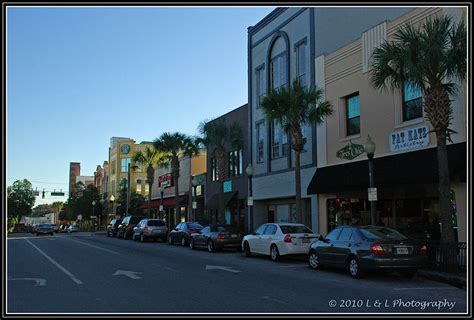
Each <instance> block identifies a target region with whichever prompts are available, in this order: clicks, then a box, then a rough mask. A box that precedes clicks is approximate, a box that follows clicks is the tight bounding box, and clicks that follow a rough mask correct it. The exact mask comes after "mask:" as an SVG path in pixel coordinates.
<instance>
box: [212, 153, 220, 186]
mask: <svg viewBox="0 0 474 320" xmlns="http://www.w3.org/2000/svg"><path fill="white" fill-rule="evenodd" d="M211 174H212V177H211V178H212V181H217V180H219V172H218V171H217V160H216V158H211Z"/></svg>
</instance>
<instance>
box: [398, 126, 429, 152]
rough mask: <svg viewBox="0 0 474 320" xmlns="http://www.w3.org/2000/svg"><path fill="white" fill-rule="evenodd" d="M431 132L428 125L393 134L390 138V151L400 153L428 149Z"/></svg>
mask: <svg viewBox="0 0 474 320" xmlns="http://www.w3.org/2000/svg"><path fill="white" fill-rule="evenodd" d="M429 132H430V129H429V128H428V126H427V125H422V126H420V127H416V128H410V129H406V130H402V131H395V132H392V133H391V134H390V137H389V139H390V141H389V144H390V151H392V152H398V151H403V150H410V149H417V148H423V147H426V146H428V145H429V144H430V134H429Z"/></svg>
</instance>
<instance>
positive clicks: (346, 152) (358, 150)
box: [336, 142, 365, 160]
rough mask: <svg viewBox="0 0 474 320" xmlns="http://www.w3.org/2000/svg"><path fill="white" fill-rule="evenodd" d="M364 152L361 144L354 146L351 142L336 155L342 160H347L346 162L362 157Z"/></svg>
mask: <svg viewBox="0 0 474 320" xmlns="http://www.w3.org/2000/svg"><path fill="white" fill-rule="evenodd" d="M364 152H365V151H364V146H363V145H360V144H354V143H352V142H350V143H349V144H348V145H347V146H345V147H344V148H342V149H341V150H339V151H338V152H337V153H336V156H337V157H338V158H340V159H346V160H352V159H354V158H355V157H358V156H360V155H361V154H363V153H364Z"/></svg>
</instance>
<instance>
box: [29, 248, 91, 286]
mask: <svg viewBox="0 0 474 320" xmlns="http://www.w3.org/2000/svg"><path fill="white" fill-rule="evenodd" d="M25 241H26V242H28V243H29V244H31V245H32V246H33V247H34V248H35V249H36V250H38V251H39V252H40V253H41V254H42V255H43V256H45V257H46V259H48V260H49V261H50V262H51V263H52V264H54V265H55V266H56V267H58V268H59V270H61V271H62V272H64V273H65V274H66V275H67V276H68V277H69V278H71V280H72V281H74V282H75V283H77V284H82V281H81V280H79V279H77V278H76V277H75V276H74V275H73V274H72V273H71V272H69V271H68V270H67V269H66V268H64V267H63V266H61V265H60V264H59V263H57V262H56V261H54V259H53V258H51V257H50V256H48V255H47V254H46V253H44V251H43V250H41V249H40V248H38V247H37V246H35V245H34V244H33V243H32V242H31V241H30V240H28V239H25Z"/></svg>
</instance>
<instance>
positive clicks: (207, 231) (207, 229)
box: [201, 227, 211, 233]
mask: <svg viewBox="0 0 474 320" xmlns="http://www.w3.org/2000/svg"><path fill="white" fill-rule="evenodd" d="M209 232H211V227H205V228H204V229H202V230H201V233H209Z"/></svg>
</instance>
